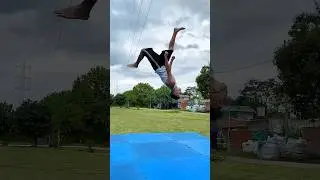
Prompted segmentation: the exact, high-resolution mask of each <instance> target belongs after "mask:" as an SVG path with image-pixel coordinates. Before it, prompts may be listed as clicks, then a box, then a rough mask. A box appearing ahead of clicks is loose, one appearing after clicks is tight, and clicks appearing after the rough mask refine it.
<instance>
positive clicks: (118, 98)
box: [113, 94, 127, 106]
mask: <svg viewBox="0 0 320 180" xmlns="http://www.w3.org/2000/svg"><path fill="white" fill-rule="evenodd" d="M126 103H127V98H126V96H125V95H124V94H117V95H115V96H114V98H113V104H114V105H117V106H124V105H125V104H126Z"/></svg>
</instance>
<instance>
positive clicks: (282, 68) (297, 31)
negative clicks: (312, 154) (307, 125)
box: [274, 4, 320, 118]
mask: <svg viewBox="0 0 320 180" xmlns="http://www.w3.org/2000/svg"><path fill="white" fill-rule="evenodd" d="M316 9H317V12H315V13H302V14H299V15H298V16H297V17H296V18H295V20H294V23H293V25H292V26H291V28H290V30H289V32H288V35H289V39H288V40H287V41H284V43H283V44H282V45H281V46H280V47H278V48H277V49H276V51H275V53H274V64H275V66H276V67H277V68H278V72H279V75H278V77H279V79H280V81H281V92H282V93H283V97H285V98H287V100H288V101H289V102H290V104H292V105H293V108H294V109H295V110H296V111H297V112H299V113H300V114H301V115H302V116H304V117H305V118H314V117H316V116H318V115H319V112H320V111H319V110H320V71H319V69H320V51H319V49H320V43H319V42H320V11H319V10H320V8H319V6H318V4H316Z"/></svg>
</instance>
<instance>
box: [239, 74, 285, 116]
mask: <svg viewBox="0 0 320 180" xmlns="http://www.w3.org/2000/svg"><path fill="white" fill-rule="evenodd" d="M278 97H279V96H278V82H277V81H276V80H275V79H273V78H271V79H267V80H257V79H251V80H249V81H247V82H246V83H245V84H244V88H243V89H241V90H240V96H239V97H238V98H237V99H236V103H237V105H244V106H250V107H252V108H254V109H255V108H256V107H257V106H259V105H265V106H266V107H267V108H268V109H269V110H272V111H276V109H277V106H278V105H277V102H278Z"/></svg>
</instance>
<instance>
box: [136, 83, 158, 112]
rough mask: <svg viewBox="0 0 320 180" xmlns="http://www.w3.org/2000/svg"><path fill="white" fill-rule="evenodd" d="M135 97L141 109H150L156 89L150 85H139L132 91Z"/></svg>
mask: <svg viewBox="0 0 320 180" xmlns="http://www.w3.org/2000/svg"><path fill="white" fill-rule="evenodd" d="M132 92H133V94H134V96H135V97H136V103H137V104H136V105H137V106H139V107H149V105H150V100H151V99H152V96H153V95H154V89H153V87H152V86H150V85H149V84H148V83H139V84H137V85H135V86H134V87H133V89H132Z"/></svg>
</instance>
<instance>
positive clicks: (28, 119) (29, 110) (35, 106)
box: [15, 100, 51, 146]
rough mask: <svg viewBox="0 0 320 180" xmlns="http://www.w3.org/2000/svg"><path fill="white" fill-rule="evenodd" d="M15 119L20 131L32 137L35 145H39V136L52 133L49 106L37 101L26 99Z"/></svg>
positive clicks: (18, 109) (16, 112) (17, 111)
mask: <svg viewBox="0 0 320 180" xmlns="http://www.w3.org/2000/svg"><path fill="white" fill-rule="evenodd" d="M15 121H16V123H17V127H18V129H19V132H20V133H21V134H22V135H24V136H26V137H29V138H32V139H33V142H34V146H37V144H38V138H41V137H45V136H46V135H49V133H50V129H51V117H50V111H49V108H48V107H47V106H45V105H43V104H42V103H39V102H37V101H32V100H26V101H24V102H23V103H22V104H21V105H20V106H19V107H18V108H17V109H16V111H15Z"/></svg>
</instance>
